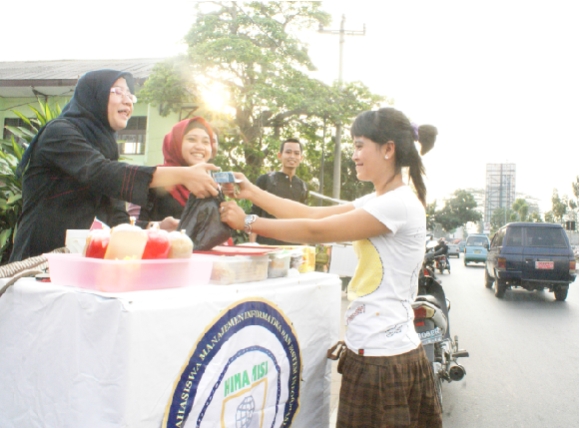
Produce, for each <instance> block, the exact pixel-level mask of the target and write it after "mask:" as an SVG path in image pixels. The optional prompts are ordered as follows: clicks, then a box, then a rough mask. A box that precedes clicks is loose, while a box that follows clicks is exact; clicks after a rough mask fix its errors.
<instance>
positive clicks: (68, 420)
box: [0, 269, 341, 428]
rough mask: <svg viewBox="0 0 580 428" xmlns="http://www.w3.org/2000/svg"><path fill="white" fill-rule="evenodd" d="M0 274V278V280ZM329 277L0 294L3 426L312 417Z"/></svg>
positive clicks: (324, 368) (334, 324) (52, 286)
mask: <svg viewBox="0 0 580 428" xmlns="http://www.w3.org/2000/svg"><path fill="white" fill-rule="evenodd" d="M0 285H1V280H0ZM340 285H341V282H340V279H339V277H338V276H337V275H334V274H326V273H321V272H306V273H298V272H296V271H294V270H292V269H290V272H289V274H288V276H285V277H280V278H267V279H265V280H261V281H251V282H245V283H232V284H228V285H218V284H211V283H208V284H194V285H186V286H182V287H176V288H167V289H155V290H146V291H144V290H139V291H126V292H104V291H99V290H89V289H86V288H80V287H75V286H70V285H67V284H63V283H58V282H54V281H53V282H52V283H47V282H40V281H37V280H35V279H34V278H22V279H19V280H18V281H17V282H16V283H15V284H14V285H12V286H11V287H9V288H8V289H7V291H6V292H5V294H4V295H3V296H2V297H1V298H0V350H1V351H0V367H2V370H0V385H2V387H1V388H0V426H2V427H6V428H7V427H28V426H46V427H103V428H104V427H139V428H141V427H155V428H158V427H159V426H163V427H212V428H214V427H248V428H249V427H279V426H292V427H323V426H327V424H328V420H329V402H330V379H331V374H330V367H331V364H330V361H329V360H327V358H326V350H327V349H328V348H329V347H330V346H331V345H332V344H334V343H335V342H336V341H337V340H338V336H339V326H340V306H341V291H340Z"/></svg>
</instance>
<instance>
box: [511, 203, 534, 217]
mask: <svg viewBox="0 0 580 428" xmlns="http://www.w3.org/2000/svg"><path fill="white" fill-rule="evenodd" d="M512 210H513V211H514V213H515V214H516V215H517V217H518V218H517V219H515V220H519V221H528V212H529V210H530V207H529V205H528V203H527V202H526V200H525V199H522V198H518V199H516V200H515V201H514V203H513V204H512ZM512 221H514V220H512Z"/></svg>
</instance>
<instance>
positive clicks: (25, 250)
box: [10, 70, 219, 261]
mask: <svg viewBox="0 0 580 428" xmlns="http://www.w3.org/2000/svg"><path fill="white" fill-rule="evenodd" d="M133 92H134V84H133V77H132V75H131V74H130V73H127V72H121V71H116V70H97V71H91V72H88V73H86V74H85V75H83V76H82V77H81V78H80V79H79V81H78V83H77V86H76V89H75V92H74V94H73V97H72V98H71V100H70V102H69V103H68V104H67V105H66V106H65V108H64V109H63V111H62V114H61V115H60V116H59V117H58V118H57V119H55V120H53V121H51V122H49V123H48V124H47V125H46V126H45V127H43V128H41V129H40V131H39V132H38V134H37V135H36V136H35V137H34V139H33V140H32V142H31V143H30V145H29V147H28V148H27V150H26V152H25V153H24V156H23V158H22V161H21V163H20V166H19V173H20V174H22V173H24V176H23V185H22V195H23V204H24V206H23V209H22V215H21V216H20V219H19V221H18V228H17V232H16V237H15V241H14V249H13V251H12V254H11V257H10V261H18V260H22V259H26V258H28V257H33V256H37V255H40V254H43V253H46V252H49V251H52V250H54V249H55V248H59V247H63V246H64V243H65V237H66V230H67V229H88V228H90V226H91V224H92V223H93V220H94V218H95V217H96V216H98V217H99V219H101V220H103V221H105V222H106V223H108V224H109V226H115V225H117V224H120V223H124V222H125V223H126V222H128V214H127V212H126V210H125V206H124V203H123V202H122V201H129V202H133V203H135V204H137V205H144V204H145V203H146V202H147V197H148V190H149V188H152V187H170V186H175V185H179V184H182V185H184V186H186V187H187V188H188V189H189V190H190V191H191V192H192V193H193V194H194V195H196V196H197V197H201V198H203V197H207V196H215V195H217V193H218V191H217V183H215V182H214V181H213V179H212V178H211V176H210V175H209V174H208V171H209V170H218V169H219V168H218V167H216V166H215V165H211V164H207V163H203V164H199V165H196V166H192V167H165V168H159V169H158V168H157V167H149V166H136V165H130V164H126V163H123V162H119V161H118V159H119V150H118V147H117V141H116V138H115V136H116V135H115V133H116V131H119V130H121V129H123V128H125V127H126V126H127V122H128V120H129V118H130V117H131V114H132V112H133V103H134V102H136V98H135V96H134V95H133Z"/></svg>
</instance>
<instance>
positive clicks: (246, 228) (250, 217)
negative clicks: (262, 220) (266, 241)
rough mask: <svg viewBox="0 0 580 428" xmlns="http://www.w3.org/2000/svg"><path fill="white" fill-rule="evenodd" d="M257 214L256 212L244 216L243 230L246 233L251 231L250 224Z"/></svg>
mask: <svg viewBox="0 0 580 428" xmlns="http://www.w3.org/2000/svg"><path fill="white" fill-rule="evenodd" d="M257 218H258V216H257V215H256V214H250V215H247V216H246V220H245V221H244V232H246V233H247V234H250V233H252V224H253V223H254V222H255V221H256V219H257Z"/></svg>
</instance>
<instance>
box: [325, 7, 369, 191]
mask: <svg viewBox="0 0 580 428" xmlns="http://www.w3.org/2000/svg"><path fill="white" fill-rule="evenodd" d="M344 21H345V17H344V15H342V20H341V21H340V30H325V29H324V28H323V27H322V25H321V26H320V27H319V28H318V32H319V33H327V34H338V35H339V36H340V37H339V50H338V86H339V88H340V89H342V49H343V45H344V36H364V35H365V32H366V26H365V25H364V24H363V29H362V31H346V30H345V29H344ZM341 134H342V123H340V122H338V123H337V124H336V135H335V140H334V170H333V175H332V180H333V182H332V197H333V198H334V199H340V159H341V149H340V143H341V142H340V139H341Z"/></svg>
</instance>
